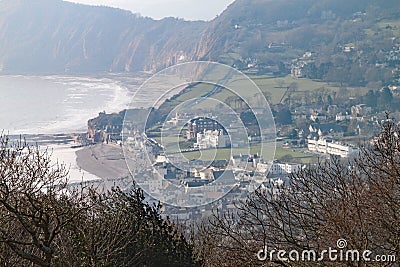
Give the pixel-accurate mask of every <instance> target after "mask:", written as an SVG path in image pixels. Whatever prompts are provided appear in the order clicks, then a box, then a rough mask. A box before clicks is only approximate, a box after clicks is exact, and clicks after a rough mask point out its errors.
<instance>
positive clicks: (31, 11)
mask: <svg viewBox="0 0 400 267" xmlns="http://www.w3.org/2000/svg"><path fill="white" fill-rule="evenodd" d="M399 12H400V5H399V1H398V0H364V1H360V0H279V1H277V0H236V1H235V2H234V3H233V4H231V5H230V6H229V7H228V8H227V9H226V10H225V11H224V12H223V13H222V14H221V15H220V16H218V17H216V18H215V19H214V20H212V21H210V22H201V21H198V22H189V21H184V20H181V19H174V18H166V19H163V20H159V21H156V20H153V19H150V18H144V17H141V16H140V15H138V14H133V13H131V12H129V11H124V10H121V9H115V8H109V7H93V6H86V5H81V4H73V3H69V2H64V1H62V0H0V73H20V74H24V73H34V74H41V73H57V74H58V73H60V74H62V73H67V74H69V73H101V72H136V71H151V72H155V71H157V70H160V69H163V68H165V67H167V66H171V65H174V64H177V63H181V62H187V61H193V60H212V61H217V62H221V63H225V64H228V65H233V64H235V65H237V66H239V65H240V64H242V65H243V64H244V65H245V66H247V65H248V64H249V63H250V65H251V64H253V63H255V62H254V61H257V62H258V63H262V64H263V65H264V66H270V67H271V69H274V68H278V67H279V69H282V66H283V68H285V64H286V65H287V63H288V62H291V61H292V60H294V59H296V58H299V57H300V56H302V55H303V54H304V53H305V52H306V51H313V52H315V53H316V54H317V55H320V58H319V59H318V60H317V61H318V62H317V63H318V64H317V65H319V64H320V63H324V62H327V61H329V60H331V59H330V58H329V57H332V56H333V57H336V56H337V51H338V49H339V50H340V48H341V47H342V46H344V45H346V44H353V45H354V44H355V43H357V44H358V45H359V46H360V47H368V49H369V50H371V51H378V50H379V49H382V47H383V46H384V45H385V44H383V45H382V44H381V41H382V40H385V38H386V37H387V34H386V33H385V34H386V35H385V34H383V33H382V29H381V28H379V27H380V26H379V25H380V24H379V23H381V24H382V23H383V24H382V25H384V23H388V21H390V22H391V23H392V22H393V25H397V23H398V22H397V21H398V14H399ZM391 27H392V26H391ZM393 27H397V26H393ZM396 30H397V28H393V32H392V33H391V34H392V35H393V37H396V36H397V35H396ZM381 33H382V34H381ZM389 37H391V36H389ZM386 39H387V38H386ZM389 41H390V42H392V41H391V40H389ZM364 54H365V53H364ZM339 56H342V55H339ZM286 67H287V66H286Z"/></svg>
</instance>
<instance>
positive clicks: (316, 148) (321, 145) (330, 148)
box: [308, 138, 358, 158]
mask: <svg viewBox="0 0 400 267" xmlns="http://www.w3.org/2000/svg"><path fill="white" fill-rule="evenodd" d="M308 150H310V151H311V152H316V153H322V154H329V155H337V156H340V157H342V158H348V157H349V156H350V155H351V154H353V153H355V152H357V151H358V148H356V147H353V146H349V145H343V144H340V143H337V142H334V141H333V140H332V139H330V138H320V139H319V140H314V139H308Z"/></svg>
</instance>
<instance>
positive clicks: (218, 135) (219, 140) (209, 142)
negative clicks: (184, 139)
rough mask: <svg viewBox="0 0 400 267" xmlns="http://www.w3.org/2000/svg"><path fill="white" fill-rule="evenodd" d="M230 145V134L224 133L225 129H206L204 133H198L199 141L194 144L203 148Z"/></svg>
mask: <svg viewBox="0 0 400 267" xmlns="http://www.w3.org/2000/svg"><path fill="white" fill-rule="evenodd" d="M229 145H230V139H229V136H228V135H226V134H224V132H223V130H214V131H211V130H207V131H206V130H204V132H203V133H197V142H196V143H195V144H194V147H195V148H198V149H200V150H202V149H209V148H225V147H228V146H229Z"/></svg>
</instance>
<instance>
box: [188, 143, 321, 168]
mask: <svg viewBox="0 0 400 267" xmlns="http://www.w3.org/2000/svg"><path fill="white" fill-rule="evenodd" d="M259 151H260V146H255V147H251V149H250V153H251V154H256V153H257V152H259ZM265 151H266V155H267V156H266V157H267V158H268V159H272V153H273V149H269V151H268V148H267V149H266V150H265ZM232 153H233V154H235V155H238V154H243V155H247V154H248V149H246V148H243V149H237V148H232V150H231V149H230V148H221V149H217V151H215V150H214V149H210V150H202V151H201V152H200V151H194V152H186V153H183V155H184V157H185V158H186V159H188V160H193V159H201V160H205V161H208V160H210V159H211V160H212V159H215V160H229V159H230V158H231V155H232ZM288 155H290V156H292V157H293V159H294V161H296V162H297V161H299V162H302V163H304V164H307V163H310V162H311V161H312V160H313V158H314V156H313V155H312V154H304V153H300V152H296V151H293V150H290V149H285V148H282V147H279V146H278V147H276V150H275V157H274V159H280V158H282V157H284V156H288Z"/></svg>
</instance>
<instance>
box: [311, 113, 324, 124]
mask: <svg viewBox="0 0 400 267" xmlns="http://www.w3.org/2000/svg"><path fill="white" fill-rule="evenodd" d="M327 119H328V116H326V115H325V114H322V113H319V112H316V113H314V114H311V116H310V120H312V121H313V122H320V121H326V120H327Z"/></svg>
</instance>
